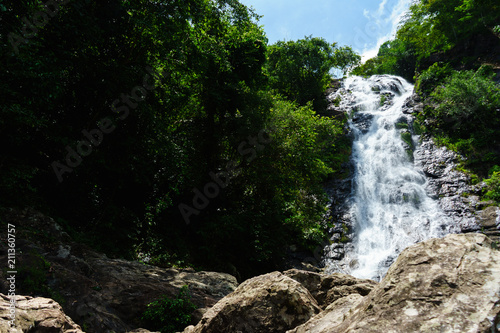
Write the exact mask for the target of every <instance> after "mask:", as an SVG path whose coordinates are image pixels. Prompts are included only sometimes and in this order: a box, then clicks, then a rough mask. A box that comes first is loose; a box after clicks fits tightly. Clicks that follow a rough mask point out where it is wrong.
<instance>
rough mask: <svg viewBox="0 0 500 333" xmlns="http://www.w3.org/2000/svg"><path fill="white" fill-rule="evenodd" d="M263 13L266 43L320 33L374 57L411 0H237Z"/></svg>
mask: <svg viewBox="0 0 500 333" xmlns="http://www.w3.org/2000/svg"><path fill="white" fill-rule="evenodd" d="M240 2H241V3H243V4H245V5H247V6H249V7H253V8H254V9H255V11H256V12H257V14H259V15H263V18H261V20H260V21H259V24H260V25H263V26H264V30H265V31H266V34H267V37H268V38H269V42H270V43H275V42H276V41H278V40H297V39H301V38H304V36H309V35H312V36H313V37H323V38H325V39H326V40H327V41H328V42H331V43H332V42H337V43H338V44H339V45H348V46H351V47H352V48H353V49H354V50H355V51H357V52H358V53H360V54H362V55H363V60H366V59H369V58H371V57H374V56H375V55H376V54H377V51H378V47H379V46H380V45H381V44H382V43H383V42H385V41H387V40H389V39H390V38H391V36H392V35H393V34H394V33H395V31H396V28H397V25H398V22H399V20H400V18H401V16H402V15H403V14H404V12H405V11H406V10H407V9H408V7H409V5H410V3H411V0H240Z"/></svg>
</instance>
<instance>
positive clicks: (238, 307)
mask: <svg viewBox="0 0 500 333" xmlns="http://www.w3.org/2000/svg"><path fill="white" fill-rule="evenodd" d="M320 311H321V309H320V308H319V306H318V304H317V302H316V300H315V299H314V298H313V297H312V295H311V294H310V293H309V291H308V290H307V289H306V288H305V287H304V286H302V285H301V284H300V283H299V282H297V281H295V280H293V279H291V278H289V277H288V276H286V275H283V274H282V273H279V272H273V273H269V274H265V275H261V276H257V277H254V278H252V279H250V280H247V281H245V282H243V283H242V284H241V285H240V286H239V287H238V288H237V289H236V290H235V291H234V292H233V293H231V294H230V295H228V296H226V297H225V298H223V299H222V300H220V301H219V302H218V303H217V304H216V305H215V306H213V307H212V308H211V309H210V310H208V311H207V312H206V313H205V315H204V316H203V318H202V319H201V321H200V322H199V323H198V325H196V326H189V327H187V328H186V329H185V330H184V333H226V332H227V333H234V332H245V333H251V332H259V333H260V332H262V333H264V332H269V333H273V332H276V333H277V332H285V331H287V330H289V329H292V328H294V327H297V326H299V325H301V324H303V323H305V322H306V321H307V320H309V319H310V318H311V317H313V316H314V315H316V314H318V313H319V312H320Z"/></svg>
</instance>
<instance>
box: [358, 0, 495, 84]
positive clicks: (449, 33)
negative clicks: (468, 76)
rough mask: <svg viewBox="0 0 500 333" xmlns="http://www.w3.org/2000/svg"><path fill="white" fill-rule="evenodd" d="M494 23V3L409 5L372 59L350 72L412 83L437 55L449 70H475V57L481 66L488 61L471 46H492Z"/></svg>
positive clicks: (428, 0) (446, 0) (434, 0)
mask: <svg viewBox="0 0 500 333" xmlns="http://www.w3.org/2000/svg"><path fill="white" fill-rule="evenodd" d="M499 22H500V3H499V2H498V1H495V0H458V1H450V0H418V1H414V2H413V3H412V5H411V6H410V10H409V11H408V13H407V14H406V16H405V17H404V19H403V21H402V22H401V25H400V27H399V29H398V31H397V34H396V38H395V39H394V40H391V41H388V42H386V43H385V44H384V45H382V47H381V48H380V50H379V53H378V55H377V57H375V58H373V59H370V60H368V61H367V62H366V63H365V64H363V65H361V66H359V67H358V68H356V69H355V71H354V73H355V74H357V75H373V74H384V73H390V74H396V75H400V76H403V77H404V78H406V79H408V80H413V76H414V75H415V74H417V76H418V74H419V73H420V72H421V71H423V70H426V69H427V68H428V67H429V66H430V65H432V64H433V63H434V62H435V59H436V56H438V57H439V55H441V58H442V59H443V60H446V61H447V62H451V63H453V64H454V65H455V66H468V67H471V66H475V65H476V60H477V59H478V58H480V57H481V58H483V61H484V60H485V59H486V58H489V57H492V58H494V55H492V54H490V53H491V50H489V49H488V48H486V47H485V45H481V46H476V45H475V43H476V42H477V41H478V40H483V39H486V40H493V44H495V43H497V41H496V38H495V37H494V36H493V35H494V34H495V31H496V29H498V28H499V26H498V24H499ZM478 52H479V53H478ZM431 55H432V57H431ZM415 69H416V72H417V73H415ZM476 69H477V68H476Z"/></svg>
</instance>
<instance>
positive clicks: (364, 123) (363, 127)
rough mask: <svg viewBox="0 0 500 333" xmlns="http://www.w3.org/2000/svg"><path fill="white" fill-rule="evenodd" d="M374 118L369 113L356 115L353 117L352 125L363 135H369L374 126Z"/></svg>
mask: <svg viewBox="0 0 500 333" xmlns="http://www.w3.org/2000/svg"><path fill="white" fill-rule="evenodd" d="M373 117H374V116H373V115H372V114H369V113H356V114H354V116H353V117H352V123H353V125H354V126H355V127H356V128H357V129H359V130H360V131H361V133H367V132H368V130H369V129H370V126H371V125H372V121H373Z"/></svg>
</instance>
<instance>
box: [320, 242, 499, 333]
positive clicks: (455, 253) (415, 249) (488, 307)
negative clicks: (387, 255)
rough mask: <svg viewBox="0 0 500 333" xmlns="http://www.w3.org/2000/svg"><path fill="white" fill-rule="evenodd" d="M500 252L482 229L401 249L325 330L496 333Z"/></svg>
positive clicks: (497, 326) (497, 328) (497, 325)
mask: <svg viewBox="0 0 500 333" xmlns="http://www.w3.org/2000/svg"><path fill="white" fill-rule="evenodd" d="M499 329H500V251H499V250H498V249H497V248H496V247H495V246H494V244H493V243H492V242H491V240H490V239H488V238H487V237H486V236H484V235H482V234H463V235H448V236H446V237H445V238H443V239H431V240H428V241H425V242H422V243H419V244H416V245H413V246H411V247H409V248H407V249H406V250H404V251H403V252H402V253H401V255H400V256H399V257H398V259H397V261H396V262H395V263H394V264H393V265H392V266H391V268H390V269H389V272H388V273H387V275H386V277H385V278H384V279H383V280H382V281H381V283H380V284H379V285H378V286H376V287H375V288H374V289H373V291H372V292H371V293H370V294H369V295H368V296H366V297H365V298H364V299H363V301H362V302H361V303H360V304H359V305H357V306H356V307H355V308H354V309H351V314H350V315H349V316H348V317H347V318H346V319H345V320H344V322H343V323H342V324H340V325H338V326H335V327H331V330H330V331H329V332H363V333H364V332H388V333H389V332H394V333H396V332H449V333H454V332H456V333H462V332H498V331H499Z"/></svg>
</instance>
